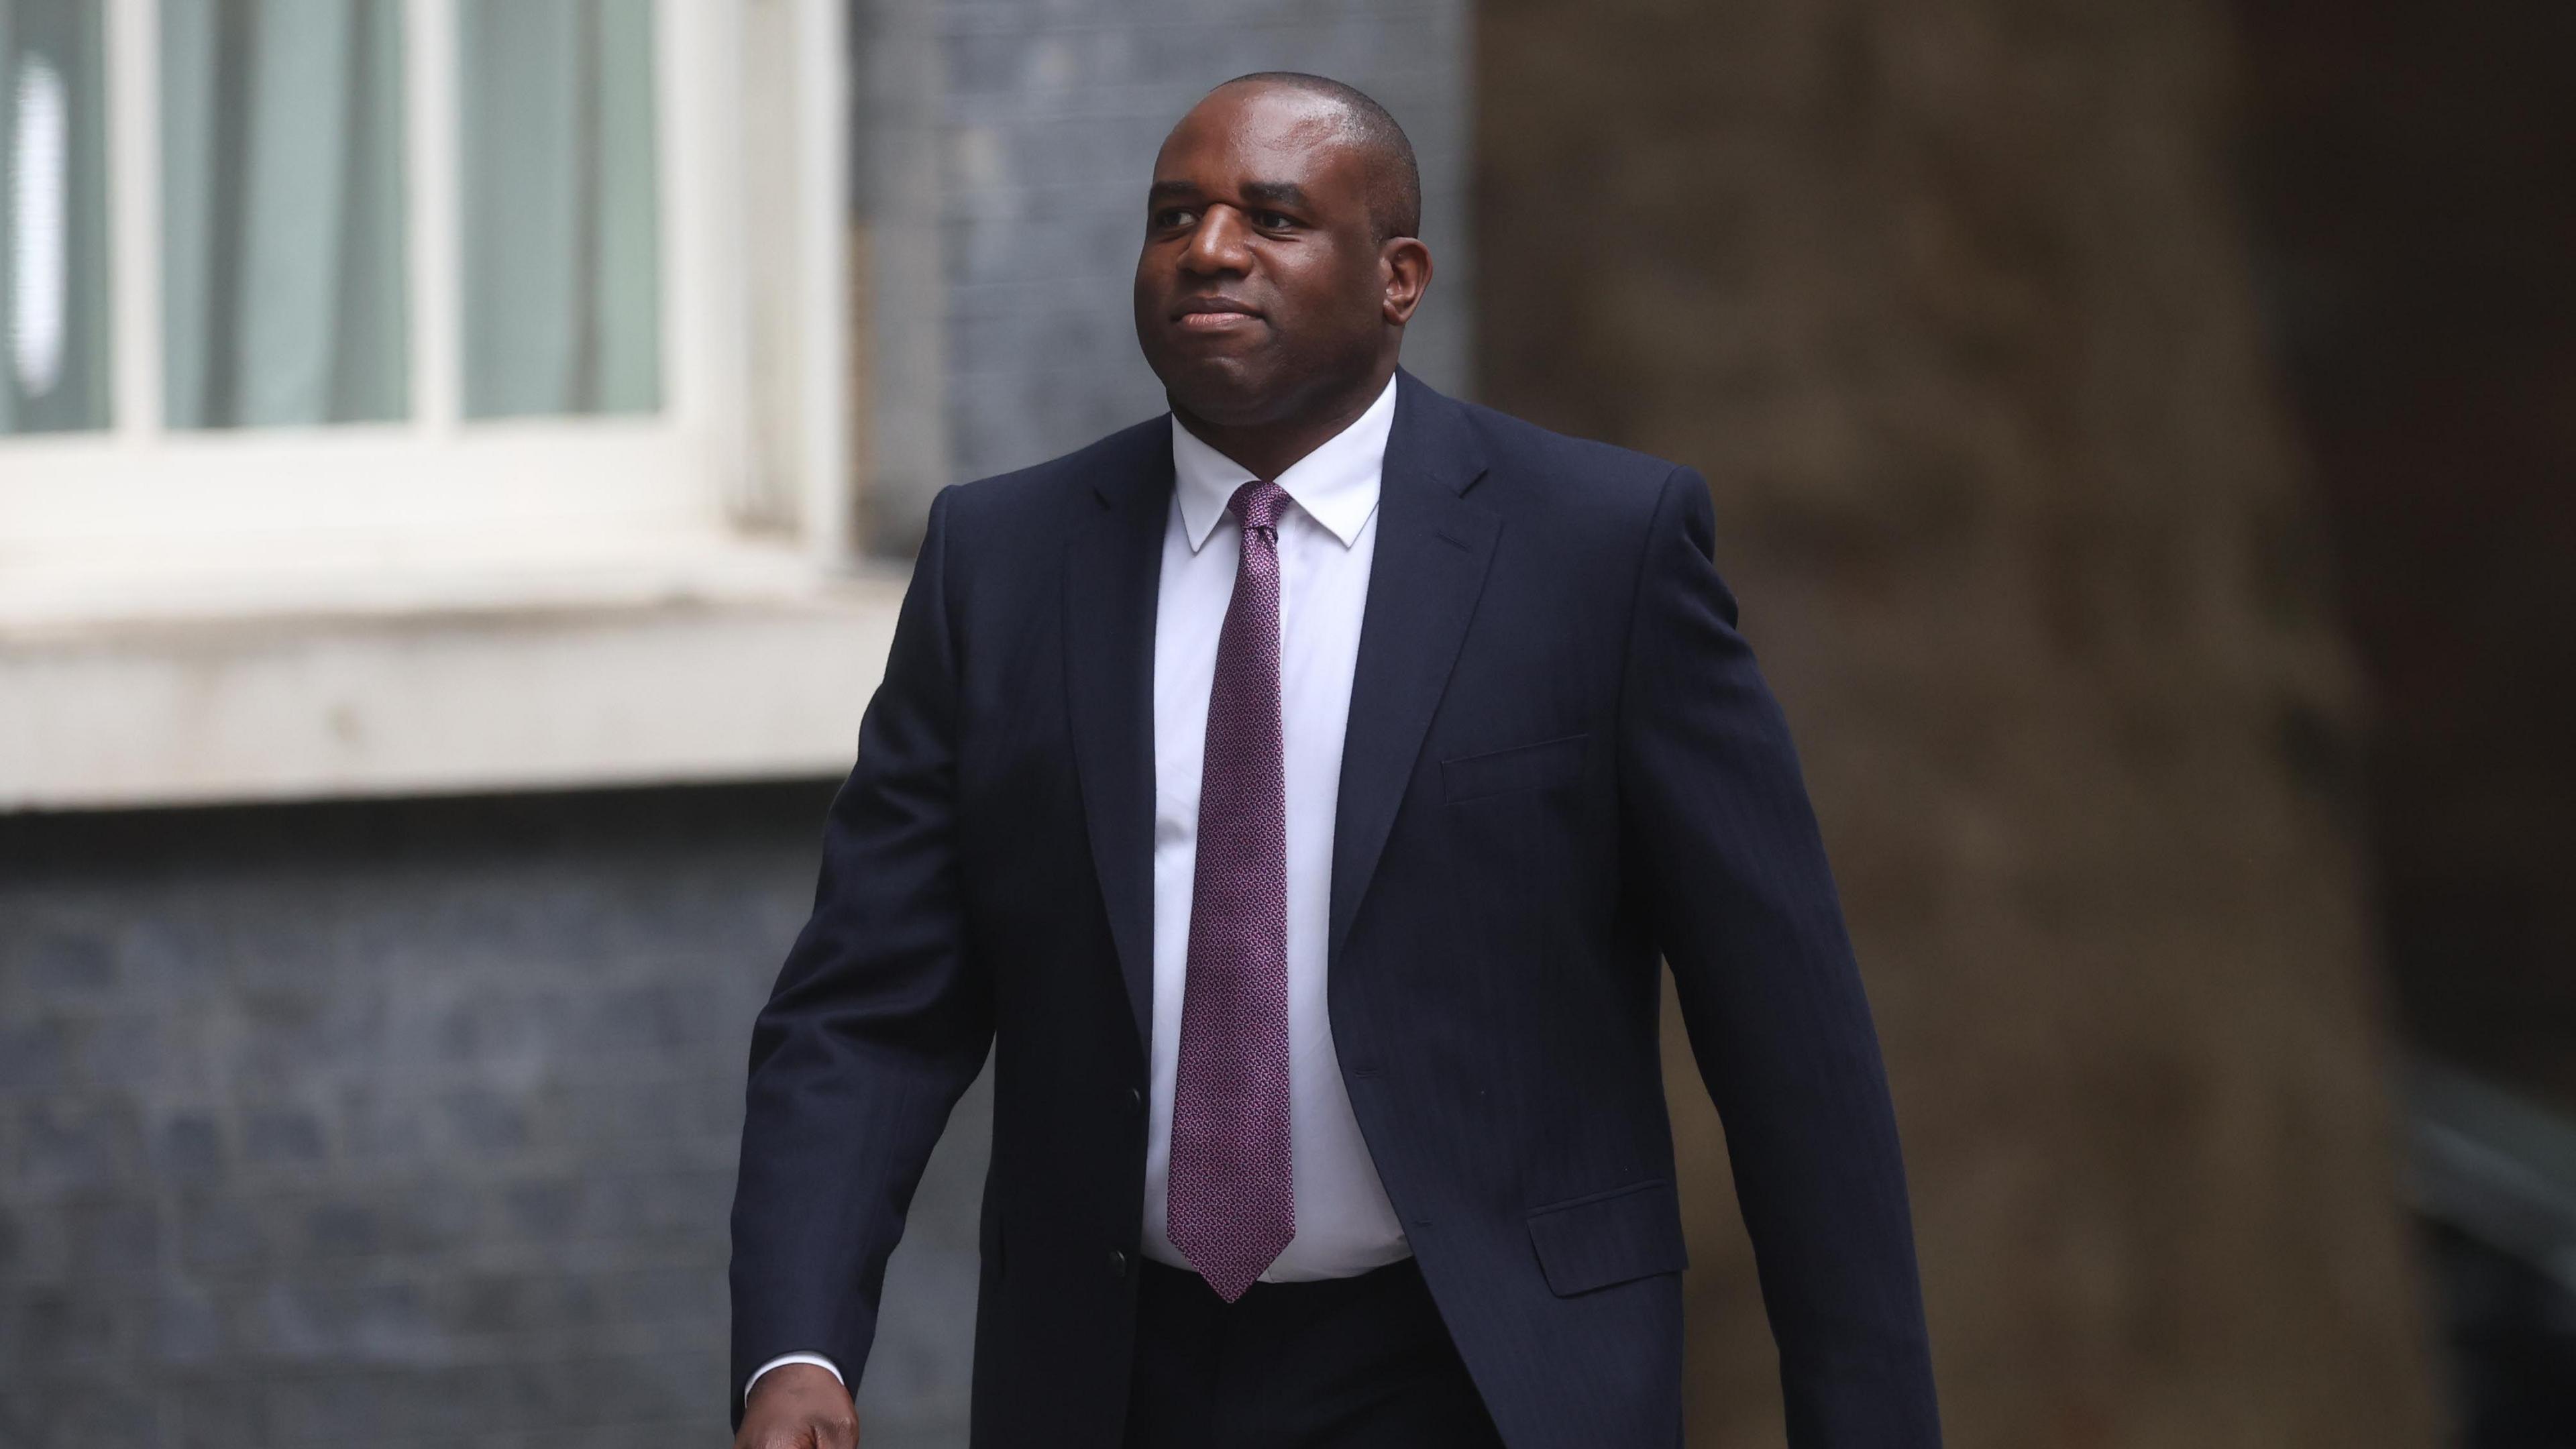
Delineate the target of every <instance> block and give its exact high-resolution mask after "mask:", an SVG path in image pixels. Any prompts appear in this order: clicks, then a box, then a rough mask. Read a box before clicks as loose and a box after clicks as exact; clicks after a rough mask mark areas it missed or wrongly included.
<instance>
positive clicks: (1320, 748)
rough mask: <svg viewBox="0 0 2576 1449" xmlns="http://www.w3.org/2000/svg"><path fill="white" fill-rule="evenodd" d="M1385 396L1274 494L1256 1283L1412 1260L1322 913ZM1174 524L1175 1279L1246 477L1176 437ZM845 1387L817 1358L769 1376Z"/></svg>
mask: <svg viewBox="0 0 2576 1449" xmlns="http://www.w3.org/2000/svg"><path fill="white" fill-rule="evenodd" d="M1394 426H1395V383H1394V382H1393V381H1392V380H1390V381H1389V382H1388V383H1387V385H1386V390H1385V391H1384V392H1382V393H1380V394H1378V398H1377V401H1376V402H1374V403H1371V404H1370V405H1369V408H1368V411H1366V412H1364V413H1361V414H1360V415H1359V417H1358V419H1357V420H1355V421H1354V422H1352V424H1351V425H1350V426H1349V427H1347V428H1344V429H1343V430H1342V431H1341V432H1339V433H1336V434H1334V435H1333V437H1332V438H1331V439H1330V440H1328V441H1327V442H1325V443H1324V444H1323V445H1322V446H1321V447H1318V448H1317V449H1315V451H1313V452H1311V453H1309V454H1307V455H1306V456H1305V457H1303V458H1300V459H1298V460H1297V461H1296V462H1295V463H1293V464H1291V465H1290V466H1289V467H1288V469H1287V471H1285V472H1283V473H1281V474H1280V475H1279V476H1278V477H1277V478H1275V479H1273V480H1272V481H1273V482H1275V483H1277V484H1278V485H1279V486H1280V488H1281V489H1283V490H1284V491H1285V492H1286V493H1287V494H1288V497H1289V499H1290V501H1292V502H1294V503H1295V504H1296V507H1294V508H1291V509H1288V510H1286V511H1285V512H1283V513H1282V514H1281V515H1280V517H1279V708H1280V714H1281V718H1282V724H1283V726H1284V728H1283V730H1282V732H1281V738H1282V740H1283V741H1284V744H1285V747H1286V757H1285V759H1284V760H1283V762H1282V763H1283V764H1284V765H1285V767H1286V776H1287V779H1286V784H1287V790H1288V800H1287V804H1288V819H1287V826H1288V862H1287V863H1288V1152H1289V1169H1290V1174H1291V1182H1292V1184H1293V1191H1294V1193H1295V1203H1296V1214H1297V1235H1296V1237H1294V1238H1293V1239H1291V1240H1290V1241H1289V1244H1288V1247H1287V1250H1286V1251H1284V1252H1282V1253H1281V1254H1280V1255H1279V1257H1278V1259H1277V1261H1275V1262H1273V1263H1272V1264H1271V1265H1270V1267H1269V1269H1268V1271H1266V1272H1264V1273H1263V1274H1262V1275H1261V1280H1262V1281H1263V1282H1265V1283H1295V1282H1306V1281H1311V1280H1314V1279H1319V1278H1347V1277H1351V1276H1353V1275H1355V1274H1359V1273H1365V1272H1367V1271H1368V1270H1369V1269H1371V1268H1379V1267H1384V1266H1385V1265H1386V1264H1389V1263H1392V1262H1395V1261H1397V1260H1399V1259H1402V1258H1404V1257H1407V1256H1409V1255H1410V1254H1411V1252H1412V1248H1411V1247H1410V1245H1408V1244H1407V1243H1406V1242H1405V1240H1404V1229H1403V1227H1402V1226H1401V1225H1400V1224H1399V1222H1398V1221H1397V1219H1396V1216H1395V1208H1394V1206H1393V1205H1392V1204H1390V1203H1389V1202H1388V1201H1387V1197H1386V1188H1385V1186H1384V1185H1383V1184H1381V1183H1380V1182H1379V1181H1378V1176H1377V1164H1376V1163H1375V1162H1373V1161H1371V1160H1370V1158H1369V1152H1368V1144H1367V1143H1366V1142H1365V1141H1363V1140H1362V1139H1361V1137H1360V1128H1359V1123H1358V1121H1357V1120H1356V1119H1354V1118H1353V1117H1352V1115H1351V1099H1350V1093H1349V1091H1348V1090H1347V1089H1346V1088H1345V1087H1344V1086H1343V1085H1342V1068H1341V1059H1340V1057H1339V1056H1338V1055H1337V1054H1336V1053H1335V1052H1334V1050H1333V1027H1332V1021H1331V1019H1330V1017H1329V1016H1328V1015H1327V1014H1326V1009H1325V971H1324V965H1325V963H1324V954H1325V935H1326V932H1327V930H1328V929H1329V921H1330V916H1331V911H1332V883H1333V813H1334V809H1335V806H1336V805H1337V804H1338V803H1339V801H1340V799H1341V784H1342V733H1343V728H1344V726H1345V725H1346V724H1347V723H1348V721H1349V718H1350V711H1351V674H1352V670H1353V668H1354V666H1355V665H1356V664H1357V663H1358V660H1359V647H1360V616H1361V613H1362V611H1363V609H1364V608H1365V606H1366V604H1367V602H1368V581H1369V562H1370V560H1371V559H1372V558H1373V557H1375V555H1376V553H1377V500H1378V487H1379V483H1380V479H1381V474H1382V470H1383V469H1384V466H1385V462H1386V441H1387V437H1388V434H1389V433H1390V432H1392V431H1393V429H1394ZM1172 477H1173V484H1174V487H1173V490H1172V512H1171V518H1170V521H1169V523H1168V524H1167V525H1166V526H1165V528H1164V531H1163V575H1162V583H1161V588H1160V593H1159V595H1158V597H1157V600H1156V604H1155V614H1154V1015H1153V1051H1152V1058H1153V1062H1152V1066H1153V1084H1152V1089H1151V1091H1150V1092H1149V1093H1148V1101H1149V1103H1150V1105H1151V1107H1152V1117H1151V1118H1150V1122H1149V1127H1148V1131H1147V1135H1146V1138H1145V1223H1144V1235H1143V1238H1142V1242H1141V1246H1142V1247H1143V1250H1144V1253H1145V1256H1147V1257H1149V1258H1152V1259H1154V1260H1156V1261H1157V1262H1162V1263H1168V1264H1171V1265H1172V1266H1174V1267H1179V1268H1186V1267H1188V1266H1189V1262H1188V1260H1187V1259H1185V1258H1183V1257H1182V1256H1181V1251H1180V1249H1178V1248H1175V1247H1173V1246H1172V1240H1171V1237H1170V1235H1169V1234H1168V1233H1167V1232H1166V1231H1165V1229H1164V1219H1165V1210H1166V1206H1167V1202H1168V1199H1167V1193H1166V1188H1167V1184H1168V1181H1169V1175H1170V1171H1171V1162H1172V1083H1173V1080H1174V1079H1175V1077H1176V1076H1177V1075H1178V1074H1179V1070H1180V1061H1181V1000H1182V995H1183V993H1184V991H1185V990H1186V988H1187V985H1188V978H1189V953H1190V893H1191V888H1192V886H1193V884H1194V882H1195V880H1196V877H1197V872H1198V828H1199V776H1200V767H1201V764H1202V762H1203V760H1204V759H1205V756H1206V752H1207V713H1208V694H1209V691H1210V688H1211V686H1212V685H1213V684H1214V683H1215V680H1216V644H1217V634H1218V632H1219V630H1220V629H1222V628H1223V626H1224V624H1225V611H1226V606H1227V605H1228V604H1229V603H1230V602H1232V600H1233V597H1234V575H1235V570H1236V569H1237V568H1238V567H1239V566H1240V565H1241V563H1242V553H1243V533H1242V527H1241V524H1240V523H1239V522H1237V521H1236V520H1235V518H1234V517H1233V515H1232V514H1230V513H1229V512H1227V504H1229V503H1230V502H1232V501H1233V498H1234V491H1235V490H1236V489H1237V488H1240V487H1242V486H1243V485H1244V484H1246V483H1249V482H1251V481H1252V479H1253V475H1252V474H1251V473H1250V472H1247V471H1246V470H1245V469H1244V468H1243V467H1242V466H1241V465H1240V464H1238V463H1236V462H1235V461H1234V460H1233V459H1231V458H1228V457H1226V456H1225V455H1224V454H1223V453H1220V452H1218V451H1217V450H1216V449H1214V448H1212V447H1209V446H1208V445H1207V444H1206V443H1203V442H1201V441H1199V439H1198V438H1196V437H1194V436H1192V435H1191V433H1190V431H1189V430H1188V429H1187V428H1184V427H1182V426H1181V424H1180V420H1179V419H1178V418H1175V419H1173V420H1172ZM787 1363H810V1364H814V1365H817V1366H819V1367H821V1368H824V1369H828V1370H830V1371H831V1373H832V1375H833V1377H835V1378H839V1377H840V1376H841V1371H840V1369H839V1367H838V1366H837V1365H835V1364H833V1363H832V1361H831V1360H829V1359H827V1358H824V1357H822V1356H821V1355H819V1354H812V1353H792V1354H786V1355H783V1356H781V1357H779V1358H776V1359H772V1360H771V1361H770V1362H768V1363H765V1364H762V1365H761V1366H760V1368H759V1369H758V1370H756V1371H755V1372H754V1373H753V1374H752V1376H751V1377H750V1379H748V1380H746V1381H745V1382H744V1385H743V1392H744V1393H745V1394H746V1395H748V1394H749V1393H750V1391H751V1385H752V1384H756V1383H758V1382H759V1381H760V1376H761V1375H762V1374H765V1373H767V1372H769V1371H770V1370H771V1369H774V1368H776V1367H778V1366H779V1365H781V1364H787Z"/></svg>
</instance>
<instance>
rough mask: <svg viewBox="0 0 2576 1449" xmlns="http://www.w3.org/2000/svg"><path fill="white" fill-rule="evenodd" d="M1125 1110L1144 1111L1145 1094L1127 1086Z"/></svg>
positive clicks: (1132, 1111)
mask: <svg viewBox="0 0 2576 1449" xmlns="http://www.w3.org/2000/svg"><path fill="white" fill-rule="evenodd" d="M1127 1110H1128V1111H1129V1112H1131V1113H1134V1112H1142V1111H1144V1110H1145V1094H1144V1093H1142V1092H1140V1091H1137V1090H1136V1089H1135V1088H1134V1087H1129V1088H1128V1089H1127Z"/></svg>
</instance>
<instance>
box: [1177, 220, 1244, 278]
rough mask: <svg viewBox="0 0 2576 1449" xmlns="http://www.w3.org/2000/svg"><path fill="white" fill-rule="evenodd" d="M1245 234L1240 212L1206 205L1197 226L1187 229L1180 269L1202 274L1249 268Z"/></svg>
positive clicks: (1242, 270)
mask: <svg viewBox="0 0 2576 1449" xmlns="http://www.w3.org/2000/svg"><path fill="white" fill-rule="evenodd" d="M1247 235H1248V234H1247V232H1246V229H1245V227H1244V224H1243V213H1241V212H1239V211H1236V210H1235V209H1234V208H1233V207H1231V206H1211V207H1209V208H1208V209H1207V214H1206V215H1205V216H1203V217H1201V218H1200V219H1199V224H1198V229H1197V230H1195V231H1193V232H1191V233H1190V244H1189V245H1188V246H1187V247H1186V248H1183V249H1182V252H1181V267H1182V269H1183V270H1184V271H1189V272H1195V273H1201V274H1208V273H1225V272H1238V273H1239V272H1246V271H1249V270H1251V268H1252V251H1251V248H1250V247H1248V246H1246V245H1245V242H1246V240H1247Z"/></svg>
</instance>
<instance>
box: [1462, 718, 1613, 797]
mask: <svg viewBox="0 0 2576 1449" xmlns="http://www.w3.org/2000/svg"><path fill="white" fill-rule="evenodd" d="M1590 738H1591V736H1589V735H1566V736H1564V737H1563V738H1561V739H1553V740H1541V741H1539V742H1538V743H1537V744H1534V745H1515V746H1513V747H1512V748H1511V749H1508V750H1493V751H1489V752H1487V753H1485V754H1481V755H1469V756H1467V757H1466V758H1464V759H1458V760H1442V761H1441V762H1440V792H1441V796H1442V798H1443V799H1445V800H1446V801H1447V802H1448V803H1449V804H1452V805H1455V804H1457V803H1458V802H1459V801H1461V800H1473V799H1476V798H1478V797H1479V796H1484V795H1501V794H1505V793H1507V792H1509V791H1513V790H1535V789H1537V788H1539V787H1540V786H1542V785H1554V784H1557V783H1559V782H1561V781H1565V780H1571V779H1573V778H1574V774H1575V771H1576V770H1577V769H1579V768H1580V767H1581V766H1582V764H1583V747H1584V743H1585V742H1586V741H1587V740H1589V739H1590Z"/></svg>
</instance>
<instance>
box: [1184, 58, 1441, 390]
mask: <svg viewBox="0 0 2576 1449" xmlns="http://www.w3.org/2000/svg"><path fill="white" fill-rule="evenodd" d="M1368 183H1369V174H1368V163H1367V161H1366V159H1365V157H1364V156H1363V155H1362V154H1361V153H1360V151H1359V150H1358V148H1356V147H1355V146H1353V145H1351V144H1350V143H1349V142H1347V141H1346V140H1345V139H1344V138H1343V133H1342V130H1341V125H1340V111H1339V110H1338V109H1337V108H1336V107H1335V106H1334V104H1333V103H1332V102H1331V101H1329V100H1326V99H1323V98H1320V97H1316V96H1312V95H1308V94H1306V93H1304V92H1301V91H1296V90H1292V89H1288V88H1284V87H1269V86H1262V85H1257V84H1256V85H1240V86H1228V87H1226V88H1224V89H1222V90H1219V91H1218V92H1216V93H1215V94H1214V95H1212V96H1210V97H1208V98H1207V99H1206V100H1204V101H1202V102H1200V103H1199V106H1198V108H1197V109H1196V110H1194V111H1192V112H1190V114H1189V115H1188V116H1186V117H1184V118H1183V119H1182V121H1181V123H1180V125H1179V126H1177V127H1175V128H1173V131H1172V134H1171V136H1170V138H1169V139H1167V140H1165V141H1164V142H1163V150H1162V154H1161V155H1160V156H1158V157H1157V158H1156V159H1155V162H1154V184H1153V189H1152V191H1151V192H1150V193H1149V195H1148V197H1147V202H1146V207H1147V215H1146V226H1145V246H1144V250H1143V251H1142V252H1141V253H1140V254H1139V255H1138V256H1137V258H1136V340H1137V341H1138V342H1139V343H1141V344H1142V345H1143V347H1144V349H1145V360H1146V361H1147V362H1148V363H1149V364H1151V365H1152V367H1153V369H1154V375H1155V376H1157V377H1160V378H1161V379H1162V380H1163V385H1164V387H1165V388H1167V389H1169V390H1170V392H1171V396H1172V401H1173V403H1174V404H1175V405H1176V406H1177V407H1179V408H1181V409H1182V410H1183V411H1184V412H1186V413H1188V414H1190V415H1192V416H1195V417H1198V418H1202V419H1205V420H1206V421H1208V422H1211V423H1218V424H1223V425H1227V426H1244V425H1251V424H1259V423H1266V422H1273V421H1278V420H1280V419H1283V418H1291V417H1294V416H1296V415H1297V414H1298V413H1299V411H1300V410H1301V409H1302V408H1304V407H1306V406H1310V405H1312V404H1313V403H1314V402H1315V401H1316V400H1317V399H1319V398H1329V397H1331V396H1332V395H1334V394H1335V393H1336V392H1337V391H1339V390H1342V389H1346V388H1348V387H1350V386H1352V385H1353V384H1355V383H1358V382H1360V381H1362V380H1364V379H1365V378H1367V377H1368V376H1369V375H1370V374H1371V372H1372V371H1373V370H1374V369H1375V367H1376V365H1377V363H1378V360H1379V358H1380V356H1381V352H1382V349H1385V348H1387V347H1390V346H1391V345H1393V338H1392V337H1391V335H1390V323H1391V322H1392V323H1397V324H1400V323H1401V322H1402V321H1403V320H1404V319H1403V318H1402V317H1393V318H1390V317H1389V316H1388V307H1387V303H1388V296H1387V291H1388V280H1389V279H1388V276H1387V275H1386V271H1385V268H1384V267H1383V266H1382V264H1381V256H1380V253H1381V250H1382V248H1381V246H1380V244H1379V242H1378V239H1377V235H1376V227H1375V225H1374V223H1373V221H1372V218H1371V217H1370V214H1369V184H1368ZM1402 310H1404V311H1407V312H1409V311H1410V310H1411V307H1410V302H1409V299H1408V300H1407V301H1406V303H1405V305H1404V306H1403V309H1402Z"/></svg>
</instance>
